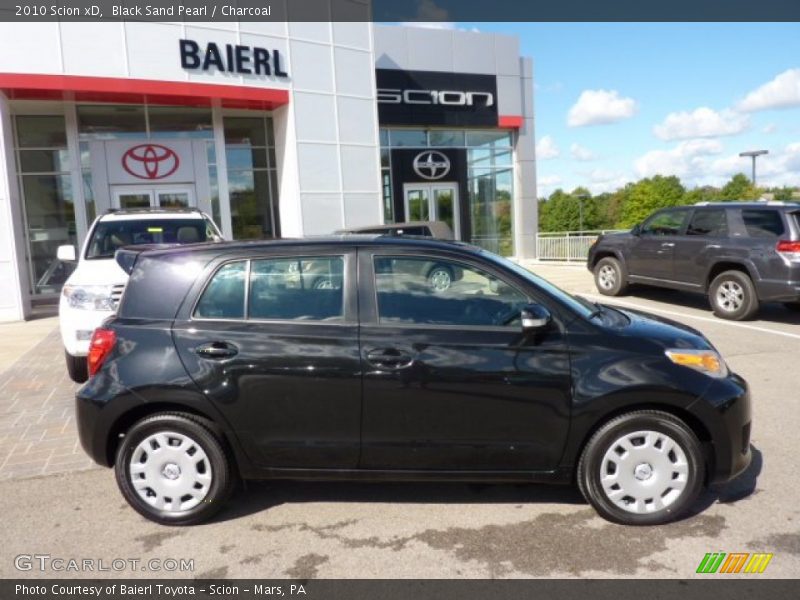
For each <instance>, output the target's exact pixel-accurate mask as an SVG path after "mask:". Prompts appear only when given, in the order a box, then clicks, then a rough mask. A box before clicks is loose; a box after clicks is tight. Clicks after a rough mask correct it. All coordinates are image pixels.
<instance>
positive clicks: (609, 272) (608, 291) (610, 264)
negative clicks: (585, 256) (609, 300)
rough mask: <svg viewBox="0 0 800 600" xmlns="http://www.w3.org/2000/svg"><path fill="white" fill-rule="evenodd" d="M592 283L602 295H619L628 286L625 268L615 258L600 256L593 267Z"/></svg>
mask: <svg viewBox="0 0 800 600" xmlns="http://www.w3.org/2000/svg"><path fill="white" fill-rule="evenodd" d="M594 283H595V285H596V286H597V291H598V292H600V293H601V294H603V295H604V296H620V295H622V294H624V293H625V291H626V290H627V288H628V282H627V274H626V273H625V268H624V267H623V266H622V263H621V262H620V261H619V260H617V259H616V258H613V257H611V256H607V257H605V258H602V259H600V260H599V261H598V262H597V264H596V265H595V267H594Z"/></svg>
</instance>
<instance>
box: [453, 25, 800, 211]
mask: <svg viewBox="0 0 800 600" xmlns="http://www.w3.org/2000/svg"><path fill="white" fill-rule="evenodd" d="M444 26H445V27H454V28H459V29H466V30H473V29H476V30H479V31H482V32H496V33H506V34H511V35H516V36H518V37H519V39H520V50H521V53H522V55H524V56H530V57H532V58H533V62H534V103H535V106H534V113H535V128H536V142H537V159H538V162H537V177H538V182H539V195H540V196H546V195H549V194H550V193H552V192H553V191H554V190H555V189H556V188H559V187H560V188H562V189H565V190H571V189H573V188H575V187H577V186H585V187H588V188H589V189H590V190H591V191H592V192H593V193H600V192H605V191H612V190H614V189H617V188H618V187H620V186H622V185H624V184H625V183H626V182H628V181H636V180H638V179H640V178H642V177H649V176H652V175H656V174H661V175H677V176H679V177H680V178H681V180H682V181H683V183H684V184H685V185H687V187H690V188H691V187H694V186H698V185H708V184H710V185H721V184H722V183H724V182H725V181H727V180H728V179H729V178H730V177H731V176H732V175H734V174H735V173H737V172H744V173H746V174H747V175H748V176H749V175H750V168H751V164H750V159H749V158H740V157H739V156H738V154H739V152H741V151H745V150H762V149H764V150H769V154H768V155H767V156H764V157H760V158H759V159H758V174H757V177H758V183H759V185H768V186H781V185H796V186H800V23H696V24H695V23H623V24H620V23H456V24H452V23H450V24H444Z"/></svg>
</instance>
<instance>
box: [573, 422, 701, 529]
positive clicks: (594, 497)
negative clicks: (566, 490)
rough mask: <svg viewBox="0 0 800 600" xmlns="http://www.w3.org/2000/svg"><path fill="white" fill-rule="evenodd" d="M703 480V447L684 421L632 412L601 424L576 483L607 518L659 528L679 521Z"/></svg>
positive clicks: (584, 453)
mask: <svg viewBox="0 0 800 600" xmlns="http://www.w3.org/2000/svg"><path fill="white" fill-rule="evenodd" d="M704 475H705V461H704V460H703V454H702V450H701V448H700V442H699V441H698V440H697V437H696V436H695V435H694V433H693V432H692V430H691V429H689V428H688V427H687V426H686V424H684V423H683V422H682V421H681V420H680V419H678V418H676V417H674V416H672V415H670V414H668V413H664V412H661V411H654V410H641V411H635V412H631V413H628V414H625V415H622V416H620V417H617V418H615V419H612V420H611V421H609V422H608V423H606V424H605V425H603V426H602V427H601V428H600V429H599V430H598V431H597V432H596V433H595V434H594V435H593V436H592V437H591V439H590V440H589V442H588V443H587V444H586V448H585V449H584V451H583V454H582V455H581V459H580V462H579V463H578V470H577V480H578V486H579V487H580V490H581V492H582V493H583V496H584V497H585V498H586V500H587V501H588V502H589V503H590V504H591V505H592V506H593V507H594V508H595V510H597V512H598V513H599V514H600V515H601V516H602V517H604V518H606V519H608V520H610V521H614V522H616V523H622V524H624V525H658V524H661V523H666V522H669V521H672V520H674V519H676V518H678V517H679V516H680V515H681V514H683V513H684V512H685V511H686V510H688V509H689V508H690V507H691V505H692V504H693V503H694V501H695V500H696V499H697V496H698V495H699V493H700V491H701V489H702V484H703V478H704Z"/></svg>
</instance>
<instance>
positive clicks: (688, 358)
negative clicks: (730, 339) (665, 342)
mask: <svg viewBox="0 0 800 600" xmlns="http://www.w3.org/2000/svg"><path fill="white" fill-rule="evenodd" d="M665 354H666V355H667V358H669V359H670V360H671V361H672V362H674V363H675V364H676V365H681V366H682V367H689V368H690V369H695V370H696V371H700V372H702V373H705V374H706V375H710V376H711V377H725V376H726V375H727V374H728V367H727V365H726V364H725V361H723V360H722V357H721V356H720V355H719V354H717V353H716V352H714V351H713V350H682V349H681V350H678V349H675V350H667V351H666V352H665Z"/></svg>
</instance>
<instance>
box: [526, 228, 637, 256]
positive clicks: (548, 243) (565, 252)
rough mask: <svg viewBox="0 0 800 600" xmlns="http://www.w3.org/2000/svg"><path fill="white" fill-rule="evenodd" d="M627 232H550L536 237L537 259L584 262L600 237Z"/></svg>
mask: <svg viewBox="0 0 800 600" xmlns="http://www.w3.org/2000/svg"><path fill="white" fill-rule="evenodd" d="M617 231H625V230H621V229H602V230H599V229H598V230H593V231H549V232H539V233H538V234H537V236H536V258H537V259H539V260H560V261H567V262H573V261H575V262H583V261H585V260H586V255H587V254H588V253H589V248H590V247H591V246H592V244H593V243H594V241H595V240H596V239H597V238H598V236H600V235H602V234H604V233H615V232H617Z"/></svg>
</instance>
